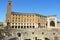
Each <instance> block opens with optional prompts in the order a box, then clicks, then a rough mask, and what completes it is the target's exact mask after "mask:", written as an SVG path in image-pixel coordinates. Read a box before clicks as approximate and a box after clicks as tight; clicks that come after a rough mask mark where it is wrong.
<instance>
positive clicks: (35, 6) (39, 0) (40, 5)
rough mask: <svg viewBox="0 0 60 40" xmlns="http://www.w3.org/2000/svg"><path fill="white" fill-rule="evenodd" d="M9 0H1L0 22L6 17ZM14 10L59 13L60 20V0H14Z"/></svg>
mask: <svg viewBox="0 0 60 40" xmlns="http://www.w3.org/2000/svg"><path fill="white" fill-rule="evenodd" d="M7 3H8V0H0V22H1V21H2V22H3V21H5V19H6V10H7ZM12 11H14V12H25V13H26V12H27V13H38V14H42V15H46V16H49V15H57V20H58V21H60V0H12Z"/></svg>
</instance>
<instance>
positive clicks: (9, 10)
mask: <svg viewBox="0 0 60 40" xmlns="http://www.w3.org/2000/svg"><path fill="white" fill-rule="evenodd" d="M11 11H12V1H11V0H9V1H8V6H7V13H6V22H10V21H11V20H10V19H11Z"/></svg>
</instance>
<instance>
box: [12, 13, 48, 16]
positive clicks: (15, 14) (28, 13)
mask: <svg viewBox="0 0 60 40" xmlns="http://www.w3.org/2000/svg"><path fill="white" fill-rule="evenodd" d="M12 14H15V15H38V16H43V17H47V16H44V15H41V14H37V13H21V12H12Z"/></svg>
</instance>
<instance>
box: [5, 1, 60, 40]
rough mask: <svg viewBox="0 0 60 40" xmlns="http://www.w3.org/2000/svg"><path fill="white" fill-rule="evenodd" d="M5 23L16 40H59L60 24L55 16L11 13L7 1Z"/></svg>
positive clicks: (10, 7)
mask: <svg viewBox="0 0 60 40" xmlns="http://www.w3.org/2000/svg"><path fill="white" fill-rule="evenodd" d="M6 23H7V26H8V29H9V30H10V31H9V32H10V33H11V34H12V36H13V37H17V38H18V40H60V32H59V30H60V22H58V21H57V18H56V15H51V16H44V15H41V14H37V13H22V12H12V2H11V1H8V6H7V13H6ZM7 39H8V38H6V40H7Z"/></svg>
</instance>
